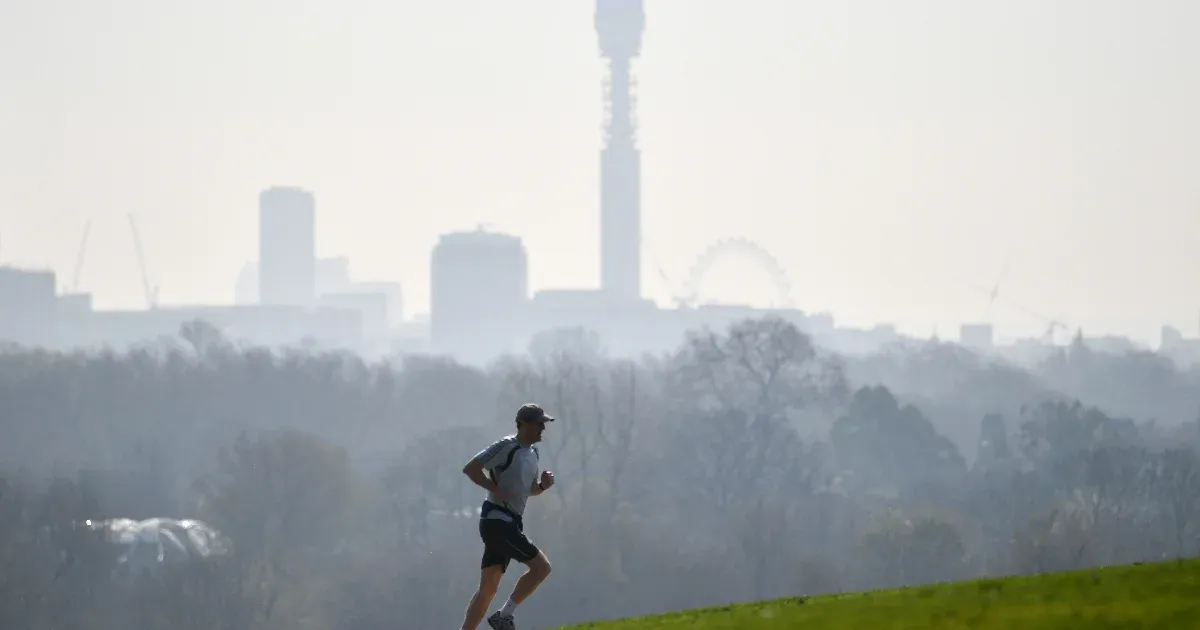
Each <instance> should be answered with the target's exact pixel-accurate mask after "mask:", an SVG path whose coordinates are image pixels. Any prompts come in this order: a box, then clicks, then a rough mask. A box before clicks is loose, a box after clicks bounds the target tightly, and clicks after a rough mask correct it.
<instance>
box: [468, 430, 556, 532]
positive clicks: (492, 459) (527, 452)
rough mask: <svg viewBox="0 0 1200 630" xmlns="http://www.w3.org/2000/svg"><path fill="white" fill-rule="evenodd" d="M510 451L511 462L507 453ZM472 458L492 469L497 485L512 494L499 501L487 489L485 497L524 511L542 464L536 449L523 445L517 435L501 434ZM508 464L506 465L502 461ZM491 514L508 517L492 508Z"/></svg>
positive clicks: (514, 509)
mask: <svg viewBox="0 0 1200 630" xmlns="http://www.w3.org/2000/svg"><path fill="white" fill-rule="evenodd" d="M510 454H511V455H512V463H508V462H509V455H510ZM472 460H473V461H477V462H483V469H484V471H486V472H489V473H491V475H490V476H491V477H492V478H494V479H495V480H496V482H497V483H498V484H499V485H500V489H501V490H503V491H506V492H511V493H512V494H513V495H514V496H513V497H512V498H510V499H508V500H507V501H501V500H500V499H499V498H497V497H496V495H495V494H494V493H492V492H490V491H489V492H488V496H487V500H488V501H491V502H492V503H495V504H496V505H499V506H502V507H504V508H505V509H507V510H509V511H511V512H512V513H514V514H517V515H524V514H525V504H526V503H527V502H528V501H529V495H530V493H531V492H532V490H533V484H535V483H537V479H538V476H539V475H540V474H541V472H542V471H541V464H540V463H539V462H538V452H537V449H536V448H534V447H532V446H522V445H521V443H520V442H518V441H517V436H516V435H510V436H508V437H504V438H501V439H499V440H497V441H496V442H495V443H493V444H492V445H491V446H489V447H487V448H485V449H483V450H482V451H479V453H478V454H476V455H475V457H473V458H472ZM506 463H508V467H507V468H505V464H506ZM489 517H491V518H501V519H508V516H507V515H505V514H504V513H503V512H499V511H492V512H491V514H489Z"/></svg>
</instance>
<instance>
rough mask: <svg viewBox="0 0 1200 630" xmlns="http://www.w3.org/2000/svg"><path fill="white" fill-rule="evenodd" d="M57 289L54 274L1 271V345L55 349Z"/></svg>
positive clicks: (20, 270)
mask: <svg viewBox="0 0 1200 630" xmlns="http://www.w3.org/2000/svg"><path fill="white" fill-rule="evenodd" d="M57 286H58V280H57V276H56V275H55V273H54V272H53V271H49V270H40V269H14V268H12V267H0V343H14V344H17V345H21V346H30V347H41V348H53V347H55V346H56V345H57V343H58V325H59V322H58V295H57V293H56V291H57Z"/></svg>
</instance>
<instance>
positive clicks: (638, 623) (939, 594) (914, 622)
mask: <svg viewBox="0 0 1200 630" xmlns="http://www.w3.org/2000/svg"><path fill="white" fill-rule="evenodd" d="M584 628H595V629H597V630H649V629H650V628H677V629H679V630H683V629H685V628H687V629H689V630H691V629H694V630H734V629H737V630H773V629H776V628H805V629H811V630H851V629H853V630H885V629H897V630H898V629H901V628H904V629H909V628H911V629H916V628H921V629H922V630H925V629H929V628H940V629H943V630H949V629H951V628H954V629H959V628H961V629H963V630H966V629H968V628H970V629H971V630H1047V629H1049V628H1055V629H1058V628H1082V629H1087V630H1105V629H1111V630H1118V629H1119V630H1135V629H1138V628H1142V629H1145V628H1181V629H1188V630H1192V629H1195V630H1200V560H1188V561H1174V562H1166V563H1158V564H1143V565H1137V566H1127V567H1110V568H1105V569H1097V570H1087V571H1074V572H1070V573H1055V574H1047V575H1040V576H1033V577H1018V578H1007V579H1000V580H977V581H972V582H960V583H954V584H938V585H932V586H920V587H912V588H904V589H898V590H888V591H872V592H867V593H855V594H850V595H827V596H819V597H811V598H808V599H806V600H805V599H801V598H794V599H783V600H777V601H771V602H761V603H756V604H743V605H738V606H725V607H721V608H708V609H702V610H691V611H686V612H678V613H672V614H668V615H662V616H655V617H643V618H640V619H629V620H624V621H613V622H605V623H593V624H586V625H582V626H574V627H573V628H572V629H571V630H583V629H584Z"/></svg>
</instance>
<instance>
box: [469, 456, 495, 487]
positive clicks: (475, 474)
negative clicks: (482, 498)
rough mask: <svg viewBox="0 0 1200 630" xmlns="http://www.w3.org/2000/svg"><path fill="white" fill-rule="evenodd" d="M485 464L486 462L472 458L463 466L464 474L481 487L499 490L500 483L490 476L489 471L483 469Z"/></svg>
mask: <svg viewBox="0 0 1200 630" xmlns="http://www.w3.org/2000/svg"><path fill="white" fill-rule="evenodd" d="M483 465H484V462H481V461H479V460H476V459H472V460H471V461H469V462H467V465H466V466H463V474H464V475H466V476H467V478H468V479H470V480H471V481H473V482H474V483H475V485H477V486H479V487H480V488H483V489H484V490H487V491H488V492H499V490H500V484H498V483H496V482H494V481H492V479H491V477H488V475H487V473H486V472H485V471H484V470H483Z"/></svg>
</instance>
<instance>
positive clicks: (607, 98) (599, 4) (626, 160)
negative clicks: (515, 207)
mask: <svg viewBox="0 0 1200 630" xmlns="http://www.w3.org/2000/svg"><path fill="white" fill-rule="evenodd" d="M644 28H645V13H644V11H643V10H642V0H596V33H597V35H598V36H599V40H600V56H601V57H602V58H604V59H606V60H607V61H608V75H607V77H605V81H604V148H603V149H602V151H601V154H600V286H601V288H602V289H603V290H604V291H605V292H606V293H609V294H611V295H612V297H615V298H620V299H623V300H636V299H639V298H640V297H641V273H642V266H641V253H642V238H641V232H642V227H641V221H642V210H641V195H642V174H641V171H642V164H641V162H642V156H641V152H640V151H639V150H638V146H637V94H636V82H635V81H634V79H633V76H632V63H633V59H634V58H636V57H637V56H638V55H639V54H640V53H641V48H642V31H643V30H644Z"/></svg>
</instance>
